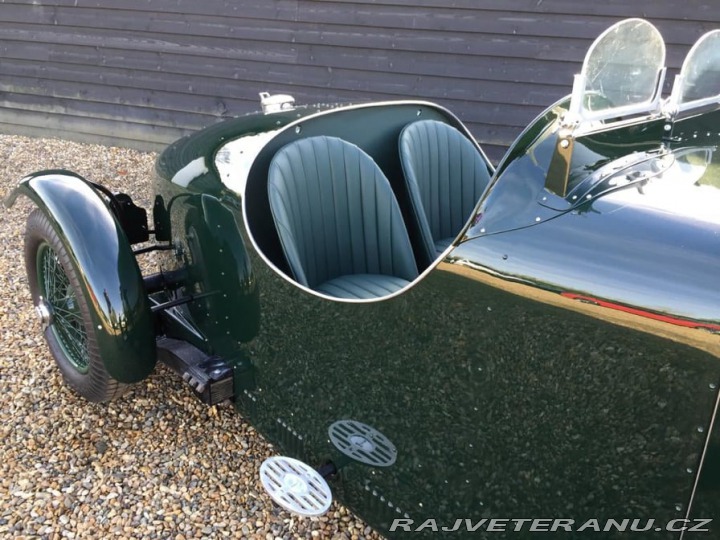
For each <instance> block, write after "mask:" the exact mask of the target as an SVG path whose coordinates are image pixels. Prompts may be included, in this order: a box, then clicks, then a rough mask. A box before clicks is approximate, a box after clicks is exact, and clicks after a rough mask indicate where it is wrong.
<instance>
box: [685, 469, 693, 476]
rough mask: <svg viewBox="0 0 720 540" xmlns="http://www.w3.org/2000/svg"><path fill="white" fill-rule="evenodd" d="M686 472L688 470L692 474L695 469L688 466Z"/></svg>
mask: <svg viewBox="0 0 720 540" xmlns="http://www.w3.org/2000/svg"><path fill="white" fill-rule="evenodd" d="M685 472H687V473H688V474H692V473H693V470H692V469H691V468H690V467H688V468H687V469H685Z"/></svg>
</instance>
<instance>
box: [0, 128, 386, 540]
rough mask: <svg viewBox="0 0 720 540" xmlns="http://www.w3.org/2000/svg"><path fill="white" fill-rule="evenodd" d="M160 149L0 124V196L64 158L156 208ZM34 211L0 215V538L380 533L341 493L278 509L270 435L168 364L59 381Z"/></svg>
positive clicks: (66, 164)
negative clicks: (95, 382) (87, 393)
mask: <svg viewBox="0 0 720 540" xmlns="http://www.w3.org/2000/svg"><path fill="white" fill-rule="evenodd" d="M154 159H155V155H154V154H150V153H142V152H137V151H133V150H128V149H122V148H108V147H104V146H98V145H83V144H76V143H71V142H67V141H60V140H54V139H30V138H26V137H17V136H7V135H0V182H1V184H0V196H2V197H3V198H4V197H5V196H6V195H7V193H8V192H9V191H10V189H11V188H12V187H13V186H14V185H16V183H17V182H18V180H20V178H22V177H23V176H24V175H26V174H28V173H30V172H33V171H36V170H40V169H51V168H68V169H72V170H74V171H76V172H78V173H79V174H81V175H83V176H85V177H87V178H88V179H90V180H94V181H99V182H102V183H104V184H105V185H106V186H108V187H109V188H111V189H113V190H122V191H124V192H127V193H129V194H131V195H132V196H133V197H134V199H135V200H136V202H138V203H139V204H142V205H143V206H145V207H146V208H149V207H150V204H149V201H150V192H149V189H150V187H151V186H150V179H151V177H152V176H151V175H152V172H151V171H152V168H153V163H154ZM30 209H31V205H30V203H29V202H28V201H27V200H26V199H24V198H23V199H20V200H19V201H18V203H17V204H16V205H15V206H14V207H13V208H12V209H11V210H9V211H4V212H2V213H0V242H1V243H2V246H3V249H2V252H1V253H0V332H2V343H3V345H4V347H3V349H4V350H3V353H2V355H0V440H1V441H2V442H1V443H0V537H2V538H6V537H10V538H48V539H55V538H128V539H145V538H163V539H175V540H182V539H190V538H263V539H275V538H283V539H284V538H353V539H355V538H380V537H379V536H378V535H377V534H376V533H374V532H372V531H371V530H370V528H369V527H367V526H366V525H365V524H364V523H363V522H362V521H360V520H359V519H358V518H356V517H355V516H354V515H352V514H351V513H350V512H349V511H348V510H347V509H345V508H344V507H342V506H340V505H338V504H333V506H332V507H331V509H330V512H329V513H328V514H327V515H326V516H324V517H321V518H312V519H310V518H299V517H296V516H292V515H290V514H288V513H287V512H284V511H281V510H280V509H279V508H278V507H277V506H276V505H275V504H273V502H272V501H271V500H270V498H269V497H268V496H267V495H266V494H265V493H264V491H263V490H262V487H261V486H260V482H259V480H258V478H259V477H258V470H259V467H260V464H261V463H262V461H263V460H264V459H265V458H266V457H268V456H270V455H272V454H273V448H272V446H271V445H270V444H269V443H268V442H266V441H265V440H264V439H263V438H262V437H261V436H260V435H259V434H258V433H257V432H256V431H255V430H254V429H253V428H252V426H250V425H249V424H247V423H246V422H245V421H244V420H243V419H242V417H241V416H240V415H238V414H236V413H235V411H234V409H233V408H232V406H229V405H228V406H219V407H212V408H210V407H207V406H206V405H203V404H202V403H200V402H199V401H198V400H197V399H196V398H195V397H194V396H193V395H192V394H191V392H190V391H189V389H187V388H186V387H185V386H184V385H183V384H182V383H181V381H180V380H179V378H177V377H176V376H175V375H173V374H172V373H171V372H169V371H168V370H166V369H165V368H163V367H162V366H159V367H158V369H157V370H156V372H155V373H154V374H153V375H152V376H151V377H150V378H149V379H148V380H146V381H145V382H143V383H140V384H138V385H136V386H135V387H133V389H132V390H131V391H130V392H128V393H127V394H126V395H125V396H124V397H123V398H121V399H119V400H118V401H116V402H113V403H110V404H100V405H97V404H90V403H87V402H85V401H84V400H82V399H81V398H79V397H78V396H76V395H75V394H73V393H71V392H70V391H69V390H68V389H67V388H66V387H64V385H63V383H62V379H61V377H60V374H59V371H58V370H57V369H56V368H55V365H54V362H53V359H52V357H51V356H50V354H49V352H48V349H47V348H46V347H45V343H44V340H43V338H42V335H41V331H40V326H39V323H38V322H37V321H36V320H35V316H34V312H33V310H32V306H31V301H30V295H29V293H28V287H27V282H26V278H25V270H24V264H23V245H22V243H23V242H22V236H23V229H24V224H25V219H26V216H27V214H28V213H29V211H30Z"/></svg>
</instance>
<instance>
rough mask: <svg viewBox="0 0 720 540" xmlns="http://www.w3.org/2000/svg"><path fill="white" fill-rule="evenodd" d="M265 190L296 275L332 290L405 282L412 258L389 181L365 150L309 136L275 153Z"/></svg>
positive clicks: (373, 294) (379, 288) (359, 290)
mask: <svg viewBox="0 0 720 540" xmlns="http://www.w3.org/2000/svg"><path fill="white" fill-rule="evenodd" d="M268 197H269V201H270V209H271V211H272V216H273V220H274V222H275V227H276V228H277V232H278V236H279V237H280V243H281V244H282V249H283V252H284V254H285V258H286V259H287V262H288V265H289V267H290V271H291V272H292V275H293V277H294V278H295V280H296V281H297V282H298V283H301V284H302V285H305V286H307V287H309V288H311V289H314V290H316V291H319V292H322V293H325V294H327V295H330V296H335V297H338V298H360V299H369V298H379V297H382V296H387V295H388V294H392V293H393V292H396V291H398V290H400V289H401V288H403V287H404V286H406V285H408V284H409V283H410V281H412V280H413V279H415V278H416V277H417V275H418V270H417V265H416V263H415V258H414V256H413V251H412V247H411V245H410V240H409V238H408V233H407V229H406V228H405V223H404V222H403V219H402V215H401V213H400V208H399V206H398V203H397V201H396V199H395V196H394V194H393V192H392V189H391V187H390V183H389V182H388V180H387V178H385V176H384V175H383V173H382V171H381V170H380V168H379V167H378V166H377V164H376V163H375V162H374V161H373V160H372V158H371V157H370V156H368V155H367V154H365V153H364V152H363V151H362V150H361V149H360V148H358V147H357V146H354V145H352V144H350V143H348V142H346V141H343V140H341V139H337V138H334V137H310V138H307V139H301V140H299V141H297V142H294V143H291V144H289V145H287V146H285V147H283V148H282V149H281V150H280V151H279V152H278V153H277V154H276V155H275V157H274V158H273V160H272V162H271V164H270V170H269V176H268Z"/></svg>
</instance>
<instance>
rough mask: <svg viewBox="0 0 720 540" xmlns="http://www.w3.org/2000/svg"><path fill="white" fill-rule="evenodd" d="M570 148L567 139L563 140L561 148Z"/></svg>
mask: <svg viewBox="0 0 720 540" xmlns="http://www.w3.org/2000/svg"><path fill="white" fill-rule="evenodd" d="M568 146H570V141H568V140H567V139H563V140H562V141H560V148H567V147H568Z"/></svg>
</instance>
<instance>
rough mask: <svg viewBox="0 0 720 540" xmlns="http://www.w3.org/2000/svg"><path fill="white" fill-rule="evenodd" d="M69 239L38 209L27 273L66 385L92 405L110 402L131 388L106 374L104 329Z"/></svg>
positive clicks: (28, 237) (28, 239) (30, 225)
mask: <svg viewBox="0 0 720 540" xmlns="http://www.w3.org/2000/svg"><path fill="white" fill-rule="evenodd" d="M65 241H66V239H65V237H64V236H63V235H61V234H60V233H58V231H57V230H55V228H54V227H53V224H52V223H51V221H50V219H49V218H48V216H46V215H45V213H44V212H43V211H42V210H40V209H35V210H34V211H33V212H32V213H31V214H30V216H29V217H28V221H27V228H26V230H25V269H26V270H27V274H28V283H29V285H30V293H31V294H32V297H33V303H34V304H35V310H36V312H37V314H38V315H39V317H40V321H41V323H42V328H43V333H44V335H45V340H46V341H47V344H48V347H49V349H50V352H51V353H52V355H53V358H54V359H55V363H56V364H57V366H58V368H59V369H60V372H61V373H62V376H63V379H64V381H65V383H66V384H67V385H68V386H69V387H70V388H72V389H73V390H74V391H75V392H77V393H78V394H80V395H81V396H82V397H84V398H85V399H87V400H89V401H108V400H111V399H115V398H117V397H120V396H121V395H122V394H123V393H124V392H125V390H126V389H127V387H128V386H127V385H126V384H122V383H120V382H119V381H117V380H116V379H114V378H113V377H112V376H111V375H110V374H109V373H108V372H107V370H106V369H105V364H104V363H103V360H102V358H101V356H100V350H99V347H98V340H99V339H101V334H100V332H101V331H102V330H101V329H99V328H97V325H96V324H94V323H93V320H94V319H93V315H92V311H91V308H90V306H89V304H88V301H87V300H86V297H85V288H84V287H86V285H85V283H86V281H85V279H84V276H83V274H82V270H79V269H78V268H76V266H75V263H74V262H73V261H74V257H73V256H72V251H71V250H70V248H69V247H68V246H66V244H65Z"/></svg>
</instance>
